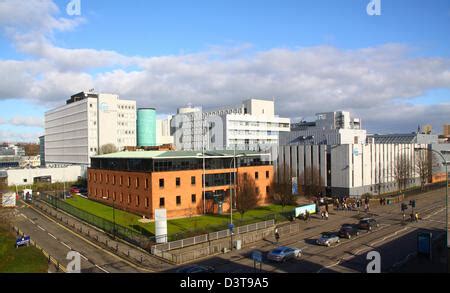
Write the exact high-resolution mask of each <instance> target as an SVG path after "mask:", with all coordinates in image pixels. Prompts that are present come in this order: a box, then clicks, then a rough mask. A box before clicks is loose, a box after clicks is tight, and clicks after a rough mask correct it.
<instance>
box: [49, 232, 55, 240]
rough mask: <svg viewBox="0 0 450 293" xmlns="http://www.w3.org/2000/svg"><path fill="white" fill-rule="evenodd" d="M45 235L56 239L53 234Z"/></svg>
mask: <svg viewBox="0 0 450 293" xmlns="http://www.w3.org/2000/svg"><path fill="white" fill-rule="evenodd" d="M47 234H48V235H49V236H50V237H52V238H54V239H56V237H55V236H54V235H53V234H51V233H47Z"/></svg>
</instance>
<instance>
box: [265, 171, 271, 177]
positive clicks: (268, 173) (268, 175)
mask: <svg viewBox="0 0 450 293" xmlns="http://www.w3.org/2000/svg"><path fill="white" fill-rule="evenodd" d="M269 177H270V172H269V171H266V178H267V179H268V178H269Z"/></svg>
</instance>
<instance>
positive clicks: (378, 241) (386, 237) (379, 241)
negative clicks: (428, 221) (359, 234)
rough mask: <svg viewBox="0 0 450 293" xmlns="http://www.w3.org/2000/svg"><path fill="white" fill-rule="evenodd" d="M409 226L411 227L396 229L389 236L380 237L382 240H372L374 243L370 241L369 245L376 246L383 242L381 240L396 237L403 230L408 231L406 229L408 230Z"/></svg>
mask: <svg viewBox="0 0 450 293" xmlns="http://www.w3.org/2000/svg"><path fill="white" fill-rule="evenodd" d="M409 228H410V227H405V228H403V229H401V230H398V231H396V232H395V233H393V234H390V235H388V236H385V237H383V238H382V239H380V240H377V241H375V242H372V243H370V244H369V245H370V246H375V244H378V243H381V242H383V241H385V240H386V239H388V238H391V237H394V236H396V235H397V234H398V233H400V232H403V231H406V230H408V229H409Z"/></svg>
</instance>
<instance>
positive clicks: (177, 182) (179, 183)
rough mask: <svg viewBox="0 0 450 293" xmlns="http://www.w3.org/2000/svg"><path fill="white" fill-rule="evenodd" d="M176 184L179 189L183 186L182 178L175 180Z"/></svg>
mask: <svg viewBox="0 0 450 293" xmlns="http://www.w3.org/2000/svg"><path fill="white" fill-rule="evenodd" d="M175 181H176V182H175V183H176V185H177V187H179V186H180V185H181V179H180V177H177V178H176V179H175Z"/></svg>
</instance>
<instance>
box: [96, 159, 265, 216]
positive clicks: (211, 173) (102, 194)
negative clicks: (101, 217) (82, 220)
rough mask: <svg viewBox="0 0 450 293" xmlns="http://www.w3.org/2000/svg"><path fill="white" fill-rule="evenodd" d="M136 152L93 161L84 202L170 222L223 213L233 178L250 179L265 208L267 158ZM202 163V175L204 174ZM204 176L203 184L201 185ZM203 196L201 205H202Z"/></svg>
mask: <svg viewBox="0 0 450 293" xmlns="http://www.w3.org/2000/svg"><path fill="white" fill-rule="evenodd" d="M239 155H240V157H238V158H237V159H236V169H234V160H233V158H234V152H233V151H211V152H207V153H205V155H204V156H203V155H202V153H199V152H195V151H136V152H121V153H115V154H107V155H102V156H96V157H93V158H92V164H91V167H90V168H89V170H88V194H89V198H90V199H92V200H95V201H99V202H102V203H105V204H109V205H112V204H113V203H114V205H115V207H116V208H118V209H122V210H126V211H130V212H133V213H136V214H139V215H143V216H146V217H147V218H153V217H154V211H155V209H159V208H165V209H166V210H167V216H168V217H169V218H174V217H189V216H195V215H199V214H203V212H204V211H205V212H206V213H218V214H221V213H226V212H228V211H229V208H230V202H229V199H230V187H231V188H233V187H232V186H230V184H231V183H232V181H231V182H230V180H231V178H234V177H235V176H237V175H238V174H247V175H246V176H249V177H251V178H253V179H254V180H255V184H256V187H257V189H256V192H257V193H259V196H260V197H259V204H261V205H262V204H266V203H268V196H267V191H268V189H269V186H270V182H271V179H272V176H273V165H272V162H271V161H270V158H269V157H268V156H267V154H263V153H257V152H250V151H245V152H244V151H240V152H239ZM203 160H205V171H203ZM203 175H204V176H205V180H203ZM203 197H205V201H204V200H203Z"/></svg>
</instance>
